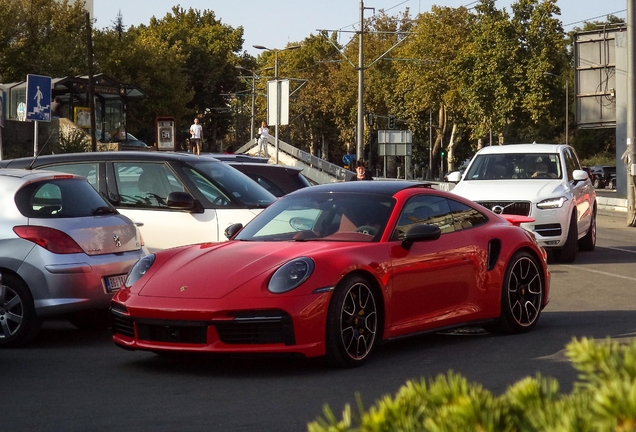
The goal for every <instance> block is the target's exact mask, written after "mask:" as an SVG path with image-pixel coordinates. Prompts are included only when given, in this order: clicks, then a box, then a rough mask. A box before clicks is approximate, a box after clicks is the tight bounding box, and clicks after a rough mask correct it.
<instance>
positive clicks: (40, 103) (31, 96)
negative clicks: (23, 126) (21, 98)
mask: <svg viewBox="0 0 636 432" xmlns="http://www.w3.org/2000/svg"><path fill="white" fill-rule="evenodd" d="M26 119H27V120H39V121H51V77H47V76H41V75H32V74H29V75H27V94H26Z"/></svg>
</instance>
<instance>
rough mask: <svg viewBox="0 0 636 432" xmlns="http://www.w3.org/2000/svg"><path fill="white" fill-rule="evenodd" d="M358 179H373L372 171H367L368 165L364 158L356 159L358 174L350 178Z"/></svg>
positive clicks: (351, 179)
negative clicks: (366, 165) (365, 164)
mask: <svg viewBox="0 0 636 432" xmlns="http://www.w3.org/2000/svg"><path fill="white" fill-rule="evenodd" d="M357 180H373V177H371V173H370V172H369V171H367V169H366V167H365V166H364V160H362V159H360V160H358V161H356V175H354V176H353V177H351V178H350V179H349V181H357Z"/></svg>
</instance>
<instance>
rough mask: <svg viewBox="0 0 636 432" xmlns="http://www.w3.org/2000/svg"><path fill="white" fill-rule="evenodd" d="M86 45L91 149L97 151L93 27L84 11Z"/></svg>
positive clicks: (88, 14) (88, 15)
mask: <svg viewBox="0 0 636 432" xmlns="http://www.w3.org/2000/svg"><path fill="white" fill-rule="evenodd" d="M86 45H87V50H88V54H87V57H88V109H89V111H90V115H91V149H92V151H94V152H96V151H97V137H96V135H95V83H94V82H93V29H92V26H91V14H90V12H86Z"/></svg>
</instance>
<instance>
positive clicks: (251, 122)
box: [250, 71, 256, 142]
mask: <svg viewBox="0 0 636 432" xmlns="http://www.w3.org/2000/svg"><path fill="white" fill-rule="evenodd" d="M255 115H256V73H254V71H252V118H251V121H250V142H252V141H254V116H255Z"/></svg>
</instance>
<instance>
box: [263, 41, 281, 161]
mask: <svg viewBox="0 0 636 432" xmlns="http://www.w3.org/2000/svg"><path fill="white" fill-rule="evenodd" d="M274 80H275V81H276V127H275V129H274V141H275V147H276V156H275V157H274V161H275V163H276V165H278V123H279V122H280V81H279V80H278V50H274ZM266 145H267V144H266Z"/></svg>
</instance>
